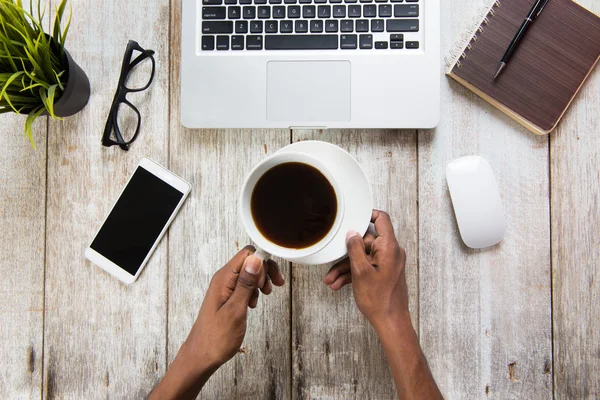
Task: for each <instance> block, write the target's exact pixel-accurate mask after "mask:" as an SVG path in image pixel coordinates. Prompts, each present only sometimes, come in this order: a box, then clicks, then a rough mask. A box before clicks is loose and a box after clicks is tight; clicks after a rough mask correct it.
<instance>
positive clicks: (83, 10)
mask: <svg viewBox="0 0 600 400" xmlns="http://www.w3.org/2000/svg"><path fill="white" fill-rule="evenodd" d="M70 3H71V5H72V7H73V21H72V24H71V30H70V32H69V34H70V38H69V40H68V41H67V44H66V46H67V48H68V50H69V51H70V53H71V54H72V56H73V58H74V59H75V61H77V62H78V63H79V64H80V65H81V67H82V68H83V70H84V71H86V72H87V74H88V76H89V78H90V82H91V86H92V96H91V98H90V102H89V104H88V106H87V107H86V108H85V109H84V110H83V111H82V112H81V113H79V114H77V115H76V116H74V117H71V118H67V119H65V120H64V121H62V122H52V123H51V125H50V132H49V151H48V210H47V212H48V226H47V232H48V233H47V236H48V245H47V252H46V253H47V267H46V282H47V283H46V309H47V310H46V324H45V351H44V373H45V376H44V394H45V397H46V398H48V399H53V398H86V399H91V398H142V397H144V396H145V395H147V394H148V393H149V392H150V390H151V389H152V387H153V386H154V385H155V384H156V383H157V382H158V380H159V379H160V378H161V377H162V375H163V374H164V372H165V369H166V358H165V348H166V290H167V288H166V282H167V281H166V279H167V252H166V250H167V243H166V240H163V241H162V243H161V244H160V245H159V247H158V248H157V250H156V252H155V253H154V255H153V257H152V258H151V260H150V262H149V263H148V265H147V266H146V268H145V270H144V271H143V273H142V274H141V276H140V277H139V279H138V280H137V282H136V283H135V284H134V285H131V286H129V287H127V286H125V285H123V284H122V283H120V282H119V281H118V280H117V279H115V278H113V277H111V276H109V275H108V274H106V273H104V272H103V271H102V270H100V269H99V268H97V267H96V266H94V265H92V264H91V263H89V262H87V261H86V260H85V259H84V250H85V248H86V247H87V245H88V244H89V243H90V241H91V239H92V237H93V235H94V234H95V232H96V231H97V229H98V228H99V227H100V224H101V223H102V220H103V218H104V217H105V216H106V214H107V212H108V211H109V209H110V207H111V206H112V204H113V203H114V201H115V200H116V199H117V197H118V195H119V193H120V191H121V190H122V188H123V186H124V184H125V182H126V179H127V178H128V177H129V175H130V174H131V173H132V172H133V171H134V168H135V166H136V165H137V163H138V162H139V160H140V158H141V157H142V156H149V157H151V158H153V159H154V160H156V161H158V162H159V163H162V164H166V163H167V161H168V117H169V116H168V107H165V104H166V99H168V89H169V81H168V78H169V73H168V66H169V63H168V54H169V47H168V46H169V41H168V35H169V1H168V0H159V1H155V2H153V4H152V6H151V7H141V6H140V4H139V3H136V2H121V1H108V2H103V3H102V5H101V6H99V5H98V6H92V3H90V2H88V1H84V0H71V1H70ZM94 5H96V3H94ZM128 39H135V40H137V41H139V43H140V45H141V46H142V47H144V48H148V49H153V50H155V51H156V56H155V57H156V63H157V65H156V68H157V73H156V76H155V78H154V83H153V84H152V86H151V87H150V89H149V90H148V91H146V92H143V93H142V94H138V95H135V96H128V99H129V100H130V101H131V102H132V103H133V104H135V105H136V106H137V107H138V109H139V111H140V113H141V115H142V127H141V133H140V137H139V138H138V140H137V141H136V142H135V143H134V144H133V145H132V147H131V150H130V151H129V152H124V151H122V150H120V149H119V148H117V147H111V148H105V147H102V146H101V145H100V139H101V136H102V132H103V130H104V124H105V121H106V117H107V114H108V111H109V108H110V103H111V100H112V97H113V94H114V91H115V90H116V88H117V82H118V78H119V73H120V68H121V60H122V57H123V53H124V51H125V47H126V45H127V41H128ZM140 68H141V66H140ZM132 122H133V121H125V124H126V125H128V124H131V123H132Z"/></svg>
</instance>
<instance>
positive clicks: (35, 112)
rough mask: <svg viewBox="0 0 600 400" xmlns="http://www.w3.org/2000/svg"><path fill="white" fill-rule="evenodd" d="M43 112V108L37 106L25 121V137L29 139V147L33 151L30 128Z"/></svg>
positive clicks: (33, 143)
mask: <svg viewBox="0 0 600 400" xmlns="http://www.w3.org/2000/svg"><path fill="white" fill-rule="evenodd" d="M43 112H44V106H39V107H37V108H36V109H34V110H33V111H32V112H30V113H29V115H28V116H27V119H26V120H25V136H27V137H28V138H29V141H30V142H31V146H32V147H33V149H34V150H35V149H36V148H35V142H34V141H33V131H32V126H33V122H34V121H35V120H36V119H37V118H38V117H39V116H40V115H41V114H42V113H43Z"/></svg>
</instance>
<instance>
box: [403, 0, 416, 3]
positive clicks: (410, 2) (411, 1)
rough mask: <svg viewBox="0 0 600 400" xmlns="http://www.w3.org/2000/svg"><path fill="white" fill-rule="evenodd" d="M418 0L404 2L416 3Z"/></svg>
mask: <svg viewBox="0 0 600 400" xmlns="http://www.w3.org/2000/svg"><path fill="white" fill-rule="evenodd" d="M418 1H419V0H406V2H407V3H416V2H418Z"/></svg>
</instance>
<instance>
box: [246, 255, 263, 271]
mask: <svg viewBox="0 0 600 400" xmlns="http://www.w3.org/2000/svg"><path fill="white" fill-rule="evenodd" d="M261 264H262V261H261V259H260V258H258V257H256V256H253V255H252V256H248V257H247V258H246V261H244V269H245V270H246V272H247V273H249V274H250V275H256V274H258V271H259V270H260V265H261Z"/></svg>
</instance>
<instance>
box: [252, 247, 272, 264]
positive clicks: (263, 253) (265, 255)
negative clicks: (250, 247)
mask: <svg viewBox="0 0 600 400" xmlns="http://www.w3.org/2000/svg"><path fill="white" fill-rule="evenodd" d="M254 255H255V256H256V257H258V258H260V259H261V260H262V261H267V260H268V259H269V258H271V254H269V253H267V252H266V251H264V250H263V249H256V251H255V252H254Z"/></svg>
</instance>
